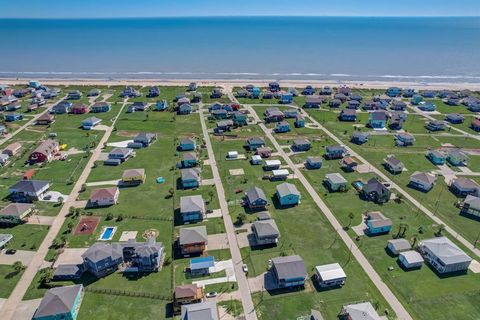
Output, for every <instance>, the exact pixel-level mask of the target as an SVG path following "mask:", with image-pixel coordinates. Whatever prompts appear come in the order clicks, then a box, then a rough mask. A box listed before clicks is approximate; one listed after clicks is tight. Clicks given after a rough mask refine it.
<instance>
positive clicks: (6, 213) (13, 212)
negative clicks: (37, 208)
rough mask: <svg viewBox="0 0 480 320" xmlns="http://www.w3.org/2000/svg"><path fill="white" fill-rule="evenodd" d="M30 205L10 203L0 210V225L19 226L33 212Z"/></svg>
mask: <svg viewBox="0 0 480 320" xmlns="http://www.w3.org/2000/svg"><path fill="white" fill-rule="evenodd" d="M33 208H34V207H33V204H30V203H10V204H8V205H7V206H6V207H4V208H2V209H1V210H0V224H20V223H22V222H23V221H26V220H27V217H28V215H29V214H30V213H31V212H32V210H33Z"/></svg>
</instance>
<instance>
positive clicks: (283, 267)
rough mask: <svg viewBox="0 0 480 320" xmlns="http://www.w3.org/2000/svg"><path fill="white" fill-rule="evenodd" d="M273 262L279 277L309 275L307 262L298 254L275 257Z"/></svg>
mask: <svg viewBox="0 0 480 320" xmlns="http://www.w3.org/2000/svg"><path fill="white" fill-rule="evenodd" d="M272 264H273V267H274V268H275V270H276V272H277V276H278V278H279V279H287V278H290V279H291V278H306V277H307V270H306V269H305V263H304V262H303V259H302V258H301V257H300V256H298V255H294V256H286V257H276V258H273V259H272Z"/></svg>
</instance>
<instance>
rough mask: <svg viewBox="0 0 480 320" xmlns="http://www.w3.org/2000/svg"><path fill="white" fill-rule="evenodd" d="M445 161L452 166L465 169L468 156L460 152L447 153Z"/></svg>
mask: <svg viewBox="0 0 480 320" xmlns="http://www.w3.org/2000/svg"><path fill="white" fill-rule="evenodd" d="M447 161H448V162H449V163H450V164H451V165H452V166H457V167H459V166H463V167H466V166H467V165H468V156H467V155H466V154H465V153H464V152H463V151H460V150H452V151H450V152H449V153H448V156H447Z"/></svg>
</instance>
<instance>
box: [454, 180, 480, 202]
mask: <svg viewBox="0 0 480 320" xmlns="http://www.w3.org/2000/svg"><path fill="white" fill-rule="evenodd" d="M450 190H451V191H452V192H453V193H454V194H455V195H457V196H459V197H466V196H467V195H472V196H478V195H480V186H479V185H478V183H476V182H475V181H473V180H472V179H468V178H464V177H459V178H456V179H453V180H452V182H451V183H450Z"/></svg>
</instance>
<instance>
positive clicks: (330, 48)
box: [0, 17, 480, 82]
mask: <svg viewBox="0 0 480 320" xmlns="http://www.w3.org/2000/svg"><path fill="white" fill-rule="evenodd" d="M0 33H1V34H2V41H3V43H6V44H8V49H5V50H1V52H0V77H22V78H27V79H28V78H49V77H50V78H103V79H108V78H114V79H115V78H132V79H133V78H142V79H144V78H152V79H169V78H175V79H182V78H183V79H193V78H198V79H204V78H207V79H208V78H210V79H212V78H215V79H220V78H222V79H226V78H234V79H239V78H247V79H252V78H259V79H278V80H282V79H319V80H322V79H329V80H339V81H341V80H354V81H356V80H382V81H387V80H405V81H418V82H422V81H426V82H434V81H439V82H440V81H448V82H455V81H458V82H463V81H466V82H480V59H478V57H479V52H480V19H479V18H478V17H471V18H468V17H465V18H457V17H446V18H432V17H430V18H429V17H416V18H380V17H378V18H358V17H357V18H355V17H217V18H207V17H206V18H155V19H83V20H82V19H73V20H61V19H50V20H49V19H45V20H41V19H39V20H35V19H0Z"/></svg>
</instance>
